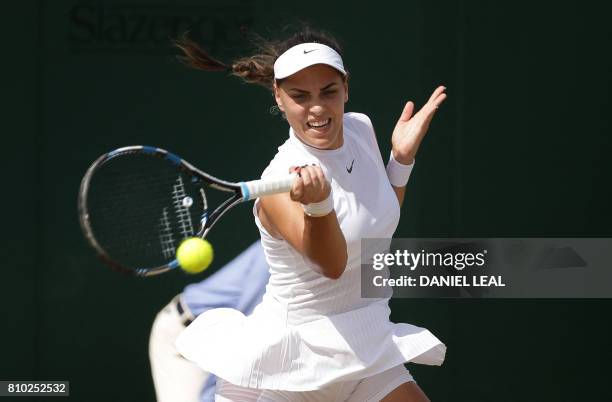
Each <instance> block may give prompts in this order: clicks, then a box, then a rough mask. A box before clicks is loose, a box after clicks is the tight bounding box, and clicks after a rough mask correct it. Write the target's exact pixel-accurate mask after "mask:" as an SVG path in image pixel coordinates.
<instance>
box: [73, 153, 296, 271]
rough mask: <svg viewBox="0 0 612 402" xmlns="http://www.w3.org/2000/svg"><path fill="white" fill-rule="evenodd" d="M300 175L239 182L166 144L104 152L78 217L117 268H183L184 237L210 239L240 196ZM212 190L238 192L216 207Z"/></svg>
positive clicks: (84, 184) (279, 188) (282, 188)
mask: <svg viewBox="0 0 612 402" xmlns="http://www.w3.org/2000/svg"><path fill="white" fill-rule="evenodd" d="M295 177H296V176H295V174H292V175H287V176H283V177H280V178H273V179H263V180H253V181H247V182H240V183H232V182H228V181H224V180H220V179H217V178H216V177H213V176H211V175H209V174H207V173H204V172H202V171H201V170H199V169H197V168H195V167H194V166H193V165H191V164H190V163H188V162H187V161H185V160H183V159H181V158H179V157H178V156H176V155H174V154H172V153H170V152H168V151H166V150H163V149H160V148H155V147H148V146H140V145H136V146H128V147H124V148H119V149H116V150H114V151H111V152H108V153H106V154H104V155H102V156H100V157H99V158H98V159H97V160H96V161H95V162H94V163H93V164H92V165H91V166H90V167H89V169H88V170H87V173H86V174H85V176H84V177H83V180H82V181H81V188H80V191H79V199H78V206H79V220H80V223H81V228H82V229H83V233H84V234H85V238H86V239H87V241H88V242H89V244H90V245H91V246H92V247H93V248H94V250H95V251H96V253H97V254H98V256H99V257H100V258H101V259H102V260H103V261H104V262H105V263H106V264H108V265H109V266H110V267H111V268H113V269H115V270H118V271H122V272H126V273H130V274H134V275H137V276H150V275H156V274H160V273H162V272H166V271H169V270H171V269H174V268H176V267H177V266H178V262H177V261H176V249H177V247H178V246H179V244H180V243H181V241H182V240H184V239H186V238H188V237H193V236H199V237H201V238H204V237H206V235H207V234H208V232H209V231H210V229H211V228H212V227H213V226H214V224H215V223H216V222H217V221H218V220H219V218H221V216H223V214H225V213H226V212H227V211H228V210H229V209H230V208H232V207H234V206H235V205H237V204H239V203H241V202H245V201H248V200H252V199H255V198H257V197H261V196H264V195H268V194H275V193H282V192H288V191H290V189H291V186H292V185H293V181H294V180H295ZM205 189H206V191H208V190H209V189H215V190H220V191H221V192H223V194H225V193H230V194H231V195H230V196H229V197H228V198H226V197H222V199H224V201H222V202H220V203H219V205H218V206H217V207H216V208H215V209H214V210H211V209H210V207H209V203H210V202H211V197H210V193H211V192H209V197H208V198H207V193H206V191H205ZM212 193H218V192H217V191H215V192H212ZM213 198H214V197H213ZM217 198H218V197H217Z"/></svg>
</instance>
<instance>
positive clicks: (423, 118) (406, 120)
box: [391, 86, 446, 165]
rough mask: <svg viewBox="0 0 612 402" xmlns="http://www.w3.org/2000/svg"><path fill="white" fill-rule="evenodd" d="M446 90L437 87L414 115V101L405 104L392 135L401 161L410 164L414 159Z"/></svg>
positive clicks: (394, 150)
mask: <svg viewBox="0 0 612 402" xmlns="http://www.w3.org/2000/svg"><path fill="white" fill-rule="evenodd" d="M444 91H446V87H444V86H439V87H438V88H436V90H435V91H434V92H433V94H432V95H431V97H430V98H429V100H428V101H427V103H426V104H425V105H424V106H423V107H422V108H421V110H419V111H418V112H417V113H416V114H415V115H414V116H413V115H412V112H413V111H414V103H413V102H412V101H409V102H408V103H406V106H404V111H403V112H402V114H401V116H400V118H399V120H398V121H397V124H396V125H395V129H394V130H393V135H392V136H391V145H392V152H393V157H394V158H395V160H396V161H398V162H399V163H401V164H403V165H410V164H411V163H412V162H413V161H414V156H415V155H416V153H417V151H418V149H419V145H421V141H422V140H423V137H425V134H426V133H427V130H428V129H429V123H431V119H433V116H434V114H435V113H436V111H437V110H438V107H439V106H440V105H441V104H442V102H444V99H446V94H445V93H444Z"/></svg>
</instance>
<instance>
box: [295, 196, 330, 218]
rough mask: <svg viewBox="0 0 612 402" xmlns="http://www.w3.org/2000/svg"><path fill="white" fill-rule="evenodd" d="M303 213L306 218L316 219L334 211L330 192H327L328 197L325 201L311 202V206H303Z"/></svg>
mask: <svg viewBox="0 0 612 402" xmlns="http://www.w3.org/2000/svg"><path fill="white" fill-rule="evenodd" d="M302 207H303V208H304V213H305V214H306V215H308V216H312V217H314V218H318V217H321V216H325V215H327V214H329V213H330V212H331V211H333V210H334V197H333V196H332V192H331V191H330V192H329V195H328V196H327V198H326V199H324V200H323V201H319V202H313V203H312V204H307V205H304V204H302Z"/></svg>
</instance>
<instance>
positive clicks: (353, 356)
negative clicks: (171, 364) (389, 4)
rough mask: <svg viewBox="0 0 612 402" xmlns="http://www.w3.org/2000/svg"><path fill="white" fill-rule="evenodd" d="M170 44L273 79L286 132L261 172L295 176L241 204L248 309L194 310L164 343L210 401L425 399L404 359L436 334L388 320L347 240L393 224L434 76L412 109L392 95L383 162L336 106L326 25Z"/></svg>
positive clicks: (437, 346) (338, 97) (344, 94)
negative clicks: (250, 216)
mask: <svg viewBox="0 0 612 402" xmlns="http://www.w3.org/2000/svg"><path fill="white" fill-rule="evenodd" d="M179 47H180V48H181V49H182V50H183V52H184V61H185V62H187V63H188V64H190V65H191V66H193V67H196V68H200V69H203V70H217V71H219V70H228V71H231V73H232V74H233V75H237V76H239V77H241V78H242V79H244V80H245V81H246V82H249V83H256V84H261V85H263V86H265V87H267V88H269V89H270V90H271V91H272V92H273V94H274V97H275V99H276V103H277V105H278V108H279V109H280V110H281V111H282V113H283V114H284V116H285V117H286V120H287V122H288V123H289V138H288V139H287V140H286V141H285V142H284V144H283V145H281V146H280V147H279V148H278V153H277V154H276V156H275V157H274V159H273V160H272V161H271V162H270V164H269V165H268V167H267V168H266V169H265V170H264V172H263V174H262V177H272V176H276V175H283V174H287V172H288V171H295V172H297V173H298V174H299V176H300V177H299V178H298V179H297V180H296V182H295V184H294V186H293V188H292V190H291V192H290V193H289V194H280V195H273V196H268V197H264V198H261V199H258V200H257V201H256V202H255V205H254V215H255V222H256V224H257V226H258V228H259V231H260V234H261V240H262V244H263V247H264V251H265V254H266V259H267V261H268V263H269V265H270V273H271V276H270V281H269V283H268V286H267V287H266V293H265V295H264V297H263V300H262V302H261V303H260V304H259V305H258V306H257V307H255V309H254V311H253V313H252V314H251V315H250V316H248V317H245V316H244V314H242V313H240V312H239V311H237V310H235V309H229V308H219V309H213V310H209V311H206V312H205V313H203V314H202V315H200V316H199V317H198V318H197V319H196V320H195V321H194V322H193V323H192V324H191V325H190V326H189V327H187V329H185V331H183V333H182V334H181V335H180V336H179V338H178V340H177V348H178V350H179V351H180V352H181V353H182V354H183V355H184V356H185V357H186V358H188V359H190V360H192V361H194V362H196V363H197V364H198V365H200V366H201V367H202V368H203V369H204V370H206V371H209V372H212V373H214V374H215V375H217V377H218V378H219V379H218V382H217V390H216V399H215V400H217V401H359V402H363V401H380V400H382V401H386V402H390V401H419V402H422V401H427V400H428V399H427V397H426V396H425V394H424V393H423V391H422V390H421V389H420V388H419V386H418V385H417V384H416V383H415V382H414V379H413V378H412V376H411V375H410V373H409V372H408V370H407V369H406V368H405V367H404V363H405V362H414V363H422V364H433V365H440V364H442V362H443V360H444V355H445V352H446V347H445V346H444V344H442V343H441V342H440V341H439V340H438V339H437V338H436V337H435V336H434V335H433V334H432V333H431V332H429V331H428V330H427V329H424V328H419V327H416V326H413V325H410V324H395V323H392V322H391V321H390V320H389V314H390V309H389V306H388V301H389V299H388V298H361V292H360V269H361V266H360V264H361V261H360V258H361V253H360V252H361V239H362V238H391V237H392V236H393V233H394V232H395V230H396V228H397V224H398V221H399V217H400V206H401V204H402V202H403V199H404V192H405V186H406V183H407V181H408V177H409V175H410V171H411V169H412V167H413V164H414V157H415V155H416V153H417V150H418V148H419V145H420V143H421V141H422V139H423V137H424V136H425V134H426V132H427V129H428V126H429V123H430V122H431V120H432V118H433V116H434V114H435V112H436V110H437V109H438V107H439V106H440V104H441V103H442V102H443V101H444V99H445V98H446V94H445V93H444V91H445V88H444V87H442V86H440V87H438V88H437V89H436V90H435V91H434V92H433V94H432V95H431V98H430V99H429V101H428V102H427V104H426V105H425V106H424V107H423V108H422V109H421V110H420V111H419V112H418V113H416V114H415V115H414V116H413V110H414V105H413V103H412V102H408V103H407V104H406V106H405V107H404V109H403V111H402V113H401V115H400V118H399V120H398V122H397V124H396V126H395V129H394V131H393V134H392V136H391V143H392V153H391V156H390V159H389V162H388V163H387V165H386V168H385V164H384V162H383V159H382V157H381V154H380V150H379V148H378V144H377V140H376V136H375V133H374V129H373V127H372V123H371V121H370V119H369V118H368V117H367V116H366V115H364V114H360V113H345V112H344V104H345V103H346V102H347V100H348V73H347V70H346V68H345V67H344V63H343V60H342V57H341V55H340V53H341V52H340V48H339V46H338V44H337V42H336V41H335V40H334V39H333V38H332V37H331V36H329V35H327V34H323V33H320V32H315V31H312V30H310V29H304V30H303V31H301V32H298V33H297V34H295V35H293V36H292V37H290V38H288V39H286V40H284V41H279V42H263V43H260V44H259V52H258V53H257V54H255V55H253V56H251V57H247V58H243V59H240V60H238V61H236V62H234V63H233V64H232V65H231V67H228V66H226V65H225V64H223V63H221V62H219V61H218V60H215V59H213V58H212V57H210V56H209V55H208V54H207V53H206V52H204V51H203V50H202V49H201V48H200V47H198V45H197V44H195V43H193V42H191V41H189V40H187V39H186V40H183V41H182V42H179ZM383 247H384V246H383ZM380 251H384V249H381V250H380ZM245 286H248V283H245Z"/></svg>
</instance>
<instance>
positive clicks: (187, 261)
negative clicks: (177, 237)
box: [176, 237, 214, 274]
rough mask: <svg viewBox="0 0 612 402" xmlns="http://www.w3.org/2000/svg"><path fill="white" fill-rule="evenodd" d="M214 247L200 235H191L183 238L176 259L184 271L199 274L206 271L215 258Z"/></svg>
mask: <svg viewBox="0 0 612 402" xmlns="http://www.w3.org/2000/svg"><path fill="white" fill-rule="evenodd" d="M213 256H214V253H213V248H212V246H211V245H210V243H209V242H207V241H206V240H203V239H200V238H199V237H190V238H188V239H185V240H183V242H182V243H181V245H180V246H179V248H178V250H176V259H177V260H178V263H179V265H180V266H181V268H182V269H183V271H185V272H187V273H189V274H197V273H200V272H202V271H204V270H205V269H206V268H208V266H209V265H210V263H211V262H212V260H213Z"/></svg>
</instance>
